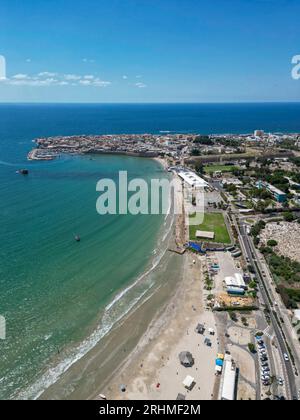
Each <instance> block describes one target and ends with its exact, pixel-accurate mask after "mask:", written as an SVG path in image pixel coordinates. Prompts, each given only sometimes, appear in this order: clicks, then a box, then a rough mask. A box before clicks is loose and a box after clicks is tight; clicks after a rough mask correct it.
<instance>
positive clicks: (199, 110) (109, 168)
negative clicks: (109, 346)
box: [0, 104, 300, 399]
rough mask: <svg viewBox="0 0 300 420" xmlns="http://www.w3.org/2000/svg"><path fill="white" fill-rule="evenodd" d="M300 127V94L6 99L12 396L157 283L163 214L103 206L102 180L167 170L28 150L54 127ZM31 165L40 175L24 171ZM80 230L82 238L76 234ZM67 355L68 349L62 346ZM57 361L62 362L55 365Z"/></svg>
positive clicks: (2, 354)
mask: <svg viewBox="0 0 300 420" xmlns="http://www.w3.org/2000/svg"><path fill="white" fill-rule="evenodd" d="M255 129H263V130H265V131H272V132H300V104H242V105H238V104H235V105H231V104H230V105H229V104H228V105H226V104H218V105H213V104H210V105H205V104H203V105H196V104H193V105H184V104H180V105H164V104H160V105H154V104H153V105H77V104H76V105H75V104H74V105H54V104H53V105H38V104H37V105H21V104H20V105H5V104H1V105H0V314H1V315H4V316H5V318H6V320H7V339H6V340H4V341H0V399H8V398H21V397H22V398H35V397H37V396H38V395H40V394H41V392H42V391H43V390H44V389H46V388H47V387H48V386H49V385H51V384H52V383H54V382H55V381H56V380H57V379H58V378H59V377H60V375H61V374H62V373H63V372H64V371H65V370H66V369H68V367H69V366H70V365H71V364H72V363H74V362H75V361H76V360H78V359H79V358H80V357H81V356H82V355H84V354H86V353H87V352H89V351H90V350H91V349H92V348H93V346H94V345H95V344H96V343H98V342H99V341H100V340H101V338H102V337H103V336H104V335H105V334H108V333H109V331H110V329H111V328H112V326H113V325H114V323H115V322H117V320H119V319H120V318H121V317H122V316H124V314H126V312H128V310H129V309H130V308H131V307H132V306H133V305H135V304H137V303H138V302H139V300H140V299H142V297H143V296H144V294H145V293H146V292H147V290H149V288H151V287H152V283H151V277H150V279H149V277H147V280H145V278H144V277H143V273H144V272H145V271H149V270H150V271H151V268H152V267H153V266H155V264H158V262H159V258H160V256H159V251H158V250H157V241H158V238H159V237H160V235H161V232H162V229H163V225H164V217H162V216H139V217H132V216H130V215H128V216H105V217H103V216H102V217H101V216H99V215H98V214H97V213H96V207H95V206H96V199H97V193H96V183H97V181H98V180H99V179H100V178H103V177H105V178H116V177H117V174H118V171H119V170H127V171H128V173H129V176H130V177H143V178H145V179H146V180H147V181H149V180H150V179H151V177H153V176H154V177H156V178H157V177H162V176H164V173H163V170H162V168H161V166H160V165H159V164H158V163H157V162H155V161H152V160H146V159H140V158H130V157H121V156H98V157H95V158H94V159H93V160H90V158H89V157H72V158H71V157H63V158H61V159H57V160H55V161H52V162H28V161H27V160H26V156H27V153H28V152H29V150H30V149H31V148H32V147H33V143H32V140H34V139H35V138H37V137H42V136H53V135H74V134H108V133H116V134H117V133H159V132H160V131H170V132H178V133H183V132H194V133H203V134H205V133H206V134H207V133H249V132H253V131H254V130H255ZM23 167H25V168H28V169H29V171H30V174H29V176H28V177H22V176H20V175H17V174H16V171H17V170H18V169H20V168H23ZM75 233H76V234H77V233H78V234H80V235H81V237H82V241H81V243H80V244H78V243H76V242H75V241H74V234H75ZM58 355H59V357H58ZM50 368H51V369H50Z"/></svg>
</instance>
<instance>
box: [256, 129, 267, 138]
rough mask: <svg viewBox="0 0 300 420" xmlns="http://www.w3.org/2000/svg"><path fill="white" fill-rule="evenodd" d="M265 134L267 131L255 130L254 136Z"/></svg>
mask: <svg viewBox="0 0 300 420" xmlns="http://www.w3.org/2000/svg"><path fill="white" fill-rule="evenodd" d="M264 135H265V132H264V131H263V130H255V131H254V136H255V137H263V136H264Z"/></svg>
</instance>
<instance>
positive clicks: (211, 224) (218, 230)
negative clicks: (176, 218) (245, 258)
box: [190, 213, 231, 244]
mask: <svg viewBox="0 0 300 420" xmlns="http://www.w3.org/2000/svg"><path fill="white" fill-rule="evenodd" d="M197 230H203V231H208V232H215V239H214V241H213V242H216V243H222V244H230V243H231V239H230V235H229V233H228V230H227V226H226V223H225V220H224V216H223V214H222V213H206V214H205V215H204V222H203V223H202V224H201V225H198V226H190V240H191V241H195V240H197V238H196V231H197Z"/></svg>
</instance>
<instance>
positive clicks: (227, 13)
mask: <svg viewBox="0 0 300 420" xmlns="http://www.w3.org/2000/svg"><path fill="white" fill-rule="evenodd" d="M299 16H300V2H299V0H86V1H82V0H73V1H70V0H49V1H42V0H26V1H22V2H21V1H17V0H1V2H0V54H1V55H3V56H5V58H6V63H7V72H6V77H7V80H5V81H3V80H2V81H0V101H1V102H11V101H12V102H14V101H15V102H247V101H298V100H300V80H293V79H292V77H291V71H292V67H293V65H292V64H291V60H292V57H293V56H294V55H296V54H300V25H299Z"/></svg>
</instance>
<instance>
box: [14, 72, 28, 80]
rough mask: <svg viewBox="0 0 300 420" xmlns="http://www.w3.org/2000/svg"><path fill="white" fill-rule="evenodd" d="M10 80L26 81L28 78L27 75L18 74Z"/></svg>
mask: <svg viewBox="0 0 300 420" xmlns="http://www.w3.org/2000/svg"><path fill="white" fill-rule="evenodd" d="M12 78H13V79H16V80H24V79H27V78H28V76H27V74H23V73H18V74H15V75H14V76H13V77H12Z"/></svg>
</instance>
